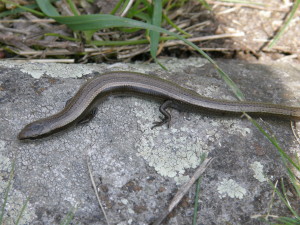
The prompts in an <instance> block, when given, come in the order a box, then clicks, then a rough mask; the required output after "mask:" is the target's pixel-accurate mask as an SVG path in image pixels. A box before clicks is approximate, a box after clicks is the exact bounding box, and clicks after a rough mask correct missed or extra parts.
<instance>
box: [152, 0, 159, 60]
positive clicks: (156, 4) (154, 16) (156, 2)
mask: <svg viewBox="0 0 300 225" xmlns="http://www.w3.org/2000/svg"><path fill="white" fill-rule="evenodd" d="M153 4H154V5H153V14H152V24H153V25H154V26H157V27H161V20H162V2H161V0H154V1H153ZM149 36H150V53H151V56H152V58H153V59H154V60H155V61H157V58H156V55H157V49H158V44H159V36H160V33H159V32H157V31H153V30H150V33H149Z"/></svg>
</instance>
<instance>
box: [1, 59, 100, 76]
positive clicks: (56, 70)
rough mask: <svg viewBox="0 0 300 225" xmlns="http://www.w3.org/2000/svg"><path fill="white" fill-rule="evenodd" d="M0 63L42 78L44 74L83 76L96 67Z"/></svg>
mask: <svg viewBox="0 0 300 225" xmlns="http://www.w3.org/2000/svg"><path fill="white" fill-rule="evenodd" d="M0 65H1V66H3V67H9V68H19V69H20V70H21V71H22V72H23V73H27V74H30V75H31V76H32V77H34V78H40V77H41V76H43V75H47V76H51V77H65V78H67V77H81V76H82V75H85V74H89V73H92V72H93V71H95V68H94V67H92V66H90V65H83V64H81V65H79V64H60V63H55V64H51V63H28V62H26V63H17V62H9V63H5V62H2V63H1V62H0Z"/></svg>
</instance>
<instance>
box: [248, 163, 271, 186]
mask: <svg viewBox="0 0 300 225" xmlns="http://www.w3.org/2000/svg"><path fill="white" fill-rule="evenodd" d="M250 168H251V169H252V170H253V172H254V178H256V179H257V180H259V181H260V182H264V181H267V179H266V178H265V176H264V174H263V165H262V164H261V163H260V162H257V161H256V162H254V163H252V164H251V165H250Z"/></svg>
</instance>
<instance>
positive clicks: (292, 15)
mask: <svg viewBox="0 0 300 225" xmlns="http://www.w3.org/2000/svg"><path fill="white" fill-rule="evenodd" d="M299 5H300V0H296V2H295V3H294V5H293V8H292V10H291V13H290V14H289V16H288V18H287V20H286V21H285V22H284V23H283V26H282V27H281V28H280V30H279V32H278V33H277V34H276V35H275V37H274V38H273V40H272V41H271V43H270V44H269V46H268V47H269V48H272V47H273V46H274V45H275V44H276V42H277V41H278V40H279V38H280V37H281V36H282V34H283V32H284V31H285V29H286V28H287V27H288V25H289V24H290V22H291V20H292V19H293V17H294V15H295V13H296V11H297V9H298V7H299Z"/></svg>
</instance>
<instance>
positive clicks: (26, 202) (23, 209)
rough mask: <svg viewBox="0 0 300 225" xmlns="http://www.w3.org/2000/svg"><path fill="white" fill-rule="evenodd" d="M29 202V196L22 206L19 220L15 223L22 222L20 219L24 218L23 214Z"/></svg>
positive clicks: (16, 224)
mask: <svg viewBox="0 0 300 225" xmlns="http://www.w3.org/2000/svg"><path fill="white" fill-rule="evenodd" d="M28 202H29V197H27V198H26V201H25V203H24V205H23V206H22V208H21V211H20V214H19V216H18V218H17V221H16V222H15V225H18V224H19V222H20V220H21V218H22V215H23V213H24V211H25V209H26V207H27V204H28Z"/></svg>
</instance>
